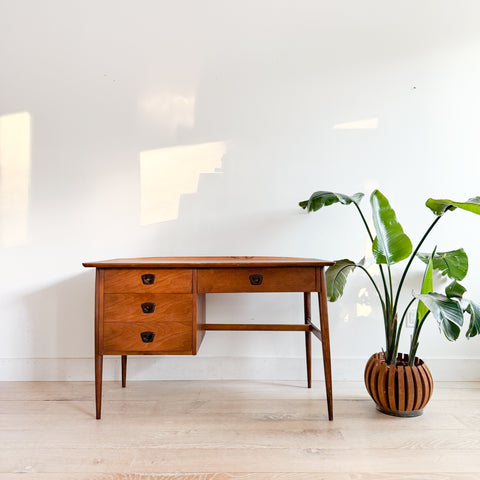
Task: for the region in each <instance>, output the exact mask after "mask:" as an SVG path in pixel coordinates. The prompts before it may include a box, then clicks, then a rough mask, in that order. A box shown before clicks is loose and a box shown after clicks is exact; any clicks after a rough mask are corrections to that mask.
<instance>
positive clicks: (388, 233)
mask: <svg viewBox="0 0 480 480" xmlns="http://www.w3.org/2000/svg"><path fill="white" fill-rule="evenodd" d="M370 204H371V205H372V217H373V224H374V226H375V231H376V232H377V236H376V238H375V240H374V241H373V245H372V251H373V255H374V257H375V260H376V262H377V263H386V264H387V265H393V264H394V263H397V262H400V261H401V260H403V259H405V258H407V257H408V256H410V254H411V253H412V242H411V241H410V239H409V238H408V236H407V235H406V234H405V233H404V232H403V228H402V226H401V225H400V224H399V223H398V221H397V217H396V216H395V212H394V210H393V208H392V207H391V206H390V204H389V203H388V200H387V198H386V197H385V196H384V195H383V194H382V193H381V192H380V191H379V190H375V191H374V192H373V193H372V195H371V197H370Z"/></svg>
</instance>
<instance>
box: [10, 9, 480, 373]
mask: <svg viewBox="0 0 480 480" xmlns="http://www.w3.org/2000/svg"><path fill="white" fill-rule="evenodd" d="M479 15H480V5H479V4H478V2H476V1H473V0H471V1H467V0H460V1H457V2H452V1H448V0H441V1H433V0H429V1H424V2H420V3H419V2H415V1H413V0H408V1H406V2H402V3H401V4H398V3H394V2H385V1H380V0H367V1H364V2H357V1H354V0H342V1H338V2H324V1H317V0H315V1H314V0H309V1H307V0H301V1H297V2H294V3H292V2H277V1H273V0H268V1H267V0H255V1H242V2H224V1H220V0H212V1H209V2H197V1H193V0H185V1H178V0H176V1H163V2H155V1H153V0H151V1H144V2H140V3H139V2H127V1H125V2H116V1H113V0H103V1H101V2H98V1H96V2H93V1H91V0H87V1H83V2H76V3H72V2H62V1H60V0H52V1H49V2H33V1H24V0H20V1H15V2H1V3H0V66H1V74H0V92H1V94H0V228H1V231H0V242H1V245H0V312H1V320H0V380H17V379H20V380H66V379H67V380H86V379H92V378H93V348H94V345H93V289H94V278H93V272H92V271H86V270H84V269H83V268H82V266H81V263H82V262H83V261H89V260H101V259H108V258H117V257H138V256H174V255H280V256H304V257H320V258H326V259H334V258H342V257H350V258H361V257H362V256H363V255H364V254H365V253H367V255H368V251H367V247H368V245H367V243H366V240H367V239H366V238H365V237H364V235H363V231H362V226H361V225H360V223H359V222H357V217H356V215H355V212H354V211H353V210H352V209H351V208H348V207H332V208H331V209H329V210H328V211H325V212H322V213H321V214H313V215H305V214H304V213H303V212H302V211H301V210H300V209H299V208H298V207H297V203H298V201H300V200H303V199H305V198H307V197H308V195H309V194H310V193H311V192H313V191H314V190H317V189H327V190H334V191H339V192H345V193H350V194H351V193H354V192H357V191H365V192H368V191H370V190H371V189H372V188H374V187H378V188H380V189H381V190H382V191H383V192H384V193H385V194H386V195H387V196H388V197H389V199H390V200H391V202H392V204H393V206H394V208H395V209H396V212H397V215H398V218H399V220H400V222H401V223H402V225H403V227H404V229H405V230H406V232H407V233H408V234H409V235H410V236H411V237H412V238H413V239H417V238H419V236H420V235H421V234H422V233H423V231H424V229H425V227H426V225H427V224H429V223H430V221H431V213H430V212H429V211H428V210H427V209H426V208H425V207H424V202H425V200H426V199H427V198H428V197H430V196H432V197H437V198H453V199H458V200H463V199H467V198H468V197H470V196H474V195H478V194H479V193H480V189H479V186H478V177H479V174H480V163H479V162H478V151H479V142H480V140H479V137H478V133H477V132H478V129H479V126H480V115H479V112H480V96H479V95H478V85H479V84H480V31H479V29H478V25H477V23H478V22H477V21H476V20H477V19H478V18H479ZM366 203H367V202H365V205H366ZM479 231H480V221H479V220H478V219H477V218H473V219H472V218H471V217H469V216H468V214H467V213H463V212H459V213H458V215H452V216H451V217H449V218H445V220H444V221H443V222H442V223H441V224H439V225H438V228H437V230H436V232H435V234H434V235H433V236H432V238H431V240H429V243H428V244H427V245H425V250H427V251H428V250H429V249H433V247H434V245H435V244H438V248H439V250H449V249H454V248H458V247H460V246H463V247H464V248H465V250H466V251H467V252H468V254H469V257H470V267H471V271H470V273H469V276H468V277H467V280H466V281H465V285H466V286H467V287H468V291H469V292H468V293H469V295H470V297H471V298H476V299H480V287H479V285H480V251H479V249H478V242H477V238H478V233H479ZM363 238H365V242H363ZM352 239H354V240H355V242H354V243H353V242H352V241H351V240H352ZM367 261H371V259H370V260H368V258H367ZM415 268H417V270H418V279H420V278H421V274H422V266H421V265H417V266H416V267H415ZM409 287H410V288H407V289H405V291H407V292H409V291H410V290H412V289H415V288H418V287H417V285H415V284H413V283H412V285H409ZM373 293H374V292H373V291H372V290H371V289H370V287H368V285H366V284H365V282H364V281H363V278H360V276H355V277H354V278H353V281H352V282H351V283H350V284H349V286H348V287H347V290H346V294H345V297H344V299H343V301H342V302H340V303H338V304H333V305H331V306H330V324H331V342H332V356H333V374H334V379H347V380H361V379H362V369H363V365H364V363H365V361H366V359H367V358H368V356H369V355H370V354H371V353H373V352H374V351H378V350H379V349H380V348H381V346H382V345H383V338H382V336H381V328H379V325H378V322H379V321H381V320H380V316H379V307H378V305H377V303H376V301H375V297H374V296H373ZM207 308H208V312H209V316H210V319H211V321H212V322H213V321H225V319H226V318H228V319H229V320H230V321H232V322H236V321H238V322H246V321H255V322H259V321H263V322H278V321H280V319H281V318H287V317H288V319H289V320H291V319H292V318H294V317H297V318H298V319H299V321H301V320H302V298H301V296H300V295H298V296H297V295H287V296H279V295H273V294H272V295H265V296H255V295H241V296H228V295H227V296H220V295H213V296H211V297H210V298H209V300H208V305H207ZM409 333H410V332H409V331H408V330H407V331H406V336H407V337H408V335H409ZM268 338H269V340H268V342H266V341H265V340H266V339H267V337H266V336H263V334H262V333H242V334H238V333H227V332H223V333H222V332H209V334H208V335H207V338H206V339H205V342H204V344H203V346H202V350H201V352H200V355H199V356H198V357H196V358H186V357H183V358H172V357H162V358H138V359H135V360H133V359H132V362H131V369H130V378H132V379H133V378H137V379H164V378H168V379H174V378H181V379H183V378H192V379H201V378H272V379H303V378H304V376H305V373H304V359H303V337H302V336H301V335H298V334H295V333H278V336H277V337H275V338H273V340H270V338H271V337H268ZM479 352H480V349H479V341H478V340H477V339H474V340H471V341H469V342H467V341H466V340H461V341H459V342H457V343H455V344H451V343H449V342H447V341H446V340H444V339H442V338H440V334H439V333H438V331H437V329H436V326H435V325H434V324H433V323H431V324H429V325H427V326H426V328H425V331H424V333H423V340H422V343H421V350H420V351H419V354H420V355H421V356H422V357H423V358H425V359H426V360H427V361H428V363H429V365H430V366H431V369H432V372H433V374H434V376H435V377H436V378H437V379H439V380H479V379H480V378H479V373H478V372H480V368H478V367H479V366H480V354H479ZM314 354H315V357H316V358H317V361H316V365H315V369H314V377H315V376H316V377H317V378H321V360H320V355H321V354H320V349H319V348H318V347H317V350H315V351H314ZM119 372H120V366H119V360H118V359H116V358H115V359H109V360H106V371H105V379H111V378H119Z"/></svg>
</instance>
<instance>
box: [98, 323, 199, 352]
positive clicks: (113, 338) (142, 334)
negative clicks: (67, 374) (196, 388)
mask: <svg viewBox="0 0 480 480" xmlns="http://www.w3.org/2000/svg"><path fill="white" fill-rule="evenodd" d="M103 350H104V353H105V354H110V355H111V354H121V353H140V354H141V353H145V352H148V353H156V354H165V353H191V351H192V322H188V323H187V322H135V323H132V322H115V323H105V325H104V344H103Z"/></svg>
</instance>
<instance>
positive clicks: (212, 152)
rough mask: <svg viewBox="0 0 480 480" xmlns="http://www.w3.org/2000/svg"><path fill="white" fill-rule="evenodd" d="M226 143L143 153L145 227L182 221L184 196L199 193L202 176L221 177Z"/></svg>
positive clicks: (142, 190)
mask: <svg viewBox="0 0 480 480" xmlns="http://www.w3.org/2000/svg"><path fill="white" fill-rule="evenodd" d="M225 150H226V147H225V142H211V143H201V144H198V145H186V146H181V147H171V148H160V149H158V150H149V151H145V152H141V153H140V189H141V216H140V223H141V225H149V224H152V223H157V222H166V221H168V220H175V219H177V218H178V209H179V205H180V196H181V195H183V194H187V193H195V192H196V191H197V188H198V182H199V179H200V175H201V174H202V173H217V170H218V169H220V168H221V166H222V157H223V155H224V154H225Z"/></svg>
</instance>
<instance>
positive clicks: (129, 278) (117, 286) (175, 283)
mask: <svg viewBox="0 0 480 480" xmlns="http://www.w3.org/2000/svg"><path fill="white" fill-rule="evenodd" d="M192 277H193V275H192V270H191V269H188V268H172V269H163V268H162V269H157V268H150V269H146V268H145V269H144V268H138V269H137V268H107V269H105V283H104V288H105V290H104V291H105V293H192Z"/></svg>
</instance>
